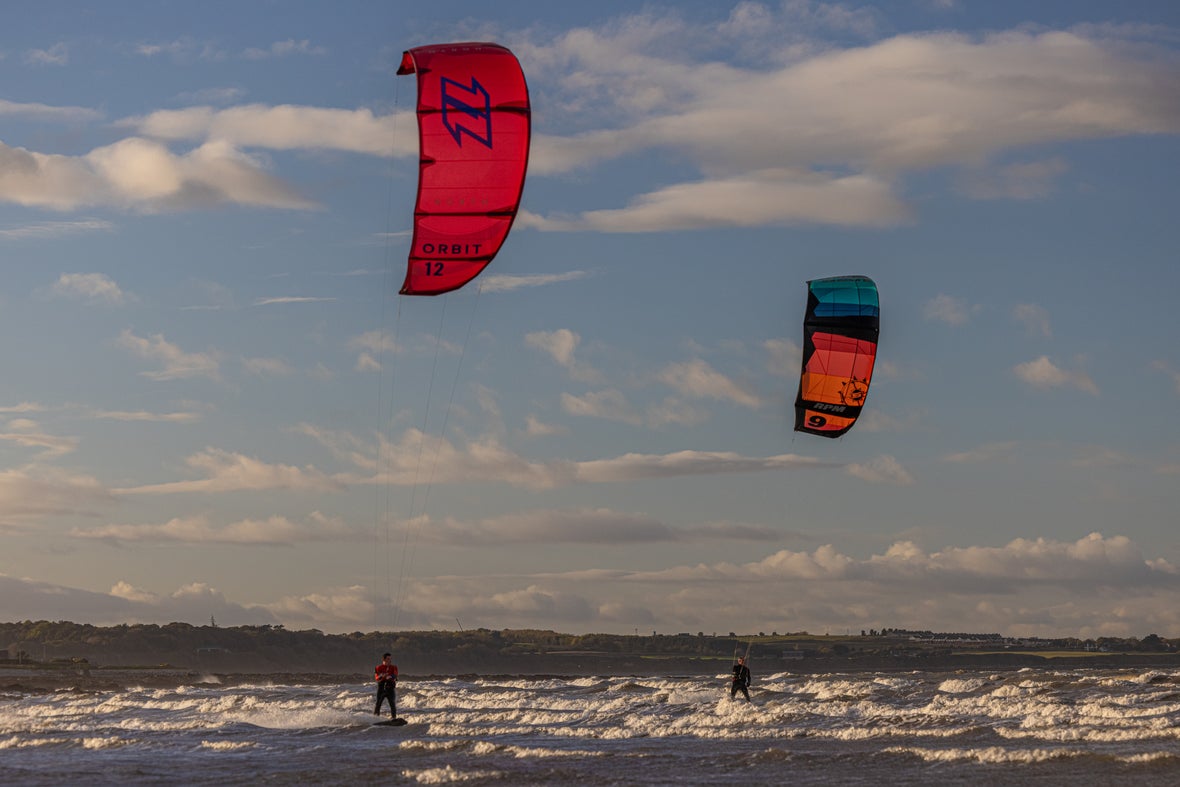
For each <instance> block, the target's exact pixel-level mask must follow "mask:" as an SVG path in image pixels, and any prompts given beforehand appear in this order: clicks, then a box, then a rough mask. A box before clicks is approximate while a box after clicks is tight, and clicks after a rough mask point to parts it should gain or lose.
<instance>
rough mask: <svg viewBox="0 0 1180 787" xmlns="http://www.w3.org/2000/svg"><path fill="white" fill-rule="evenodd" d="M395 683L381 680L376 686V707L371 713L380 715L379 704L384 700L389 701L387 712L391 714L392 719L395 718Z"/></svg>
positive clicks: (394, 681)
mask: <svg viewBox="0 0 1180 787" xmlns="http://www.w3.org/2000/svg"><path fill="white" fill-rule="evenodd" d="M396 693H397V681H396V680H383V681H381V682H379V683H378V684H377V707H375V708H373V713H375V714H380V713H381V703H382V702H384V701H385V700H386V699H388V700H389V710H390V712H391V713H392V714H393V718H395V719H396V718H397V697H396Z"/></svg>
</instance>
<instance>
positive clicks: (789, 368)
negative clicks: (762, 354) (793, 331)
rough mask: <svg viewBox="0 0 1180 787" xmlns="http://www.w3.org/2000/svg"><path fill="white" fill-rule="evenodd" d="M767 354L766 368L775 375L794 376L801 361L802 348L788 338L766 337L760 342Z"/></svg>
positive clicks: (797, 372)
mask: <svg viewBox="0 0 1180 787" xmlns="http://www.w3.org/2000/svg"><path fill="white" fill-rule="evenodd" d="M762 346H763V348H764V349H765V350H766V354H767V356H768V359H769V360H768V361H767V370H768V371H769V372H770V373H771V374H773V375H774V376H775V377H788V378H790V377H795V376H797V375H798V374H799V369H800V366H801V365H802V363H803V348H802V347H801V346H800V345H799V343H798V342H793V341H791V340H790V339H767V340H766V341H765V342H763V343H762Z"/></svg>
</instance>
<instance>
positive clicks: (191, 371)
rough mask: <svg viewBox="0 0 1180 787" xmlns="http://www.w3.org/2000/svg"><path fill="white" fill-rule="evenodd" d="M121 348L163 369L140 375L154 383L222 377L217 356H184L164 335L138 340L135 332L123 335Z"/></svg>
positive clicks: (204, 354) (120, 342)
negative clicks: (154, 381)
mask: <svg viewBox="0 0 1180 787" xmlns="http://www.w3.org/2000/svg"><path fill="white" fill-rule="evenodd" d="M119 346H121V347H123V348H124V349H126V350H130V351H131V352H132V353H134V354H135V355H136V356H138V357H140V358H143V359H144V360H148V361H154V362H155V363H158V364H159V365H160V366H161V367H162V368H160V369H158V370H156V371H151V372H140V374H141V375H143V376H144V377H147V378H148V379H150V380H158V381H166V380H181V379H185V378H190V377H208V378H211V379H214V380H216V379H219V377H220V372H219V368H218V367H219V365H220V364H219V361H218V359H217V356H216V355H215V354H213V353H188V352H184V351H183V350H181V349H180V348H179V347H178V346H176V345H175V344H172V343H171V342H169V341H167V340H165V339H164V337H163V336H162V335H161V334H156V335H154V336H150V337H147V338H144V337H141V336H136V335H135V334H133V333H131V331H123V333H122V334H120V335H119Z"/></svg>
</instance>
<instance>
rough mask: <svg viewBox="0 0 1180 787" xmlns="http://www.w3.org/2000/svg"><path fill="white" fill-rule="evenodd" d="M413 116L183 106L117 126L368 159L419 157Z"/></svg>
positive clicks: (154, 134) (233, 145) (154, 135)
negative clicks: (400, 130)
mask: <svg viewBox="0 0 1180 787" xmlns="http://www.w3.org/2000/svg"><path fill="white" fill-rule="evenodd" d="M414 122H415V120H414V116H413V113H411V112H404V113H401V114H397V115H384V116H381V117H377V116H375V115H374V114H373V112H372V110H369V109H355V110H347V109H328V108H321V107H305V106H294V105H290V104H284V105H280V106H266V105H263V104H245V105H241V106H235V107H228V108H226V109H216V108H214V107H186V108H185V109H173V110H160V111H158V112H153V113H151V114H150V115H146V116H143V117H134V118H127V119H125V120H123V121H120V124H119V125H121V126H124V127H130V128H133V129H135V130H136V131H137V132H138V133H139V134H141V135H143V136H145V137H149V138H151V139H158V140H170V141H181V140H198V141H207V143H206V144H208V143H217V144H218V145H221V146H225V147H228V148H230V149H240V148H267V149H270V150H301V149H305V150H317V149H322V150H340V151H347V152H352V153H364V154H368V155H372V156H393V155H398V156H409V155H414V156H416V155H417V154H418V139H417V136H416V135H413V134H397V133H395V130H396V129H397V128H398V127H401V128H412V127H413V124H414Z"/></svg>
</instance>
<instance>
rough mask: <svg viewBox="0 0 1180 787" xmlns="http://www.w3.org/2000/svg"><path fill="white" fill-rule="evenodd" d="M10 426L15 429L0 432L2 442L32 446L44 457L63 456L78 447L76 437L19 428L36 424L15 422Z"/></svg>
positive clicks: (26, 446)
mask: <svg viewBox="0 0 1180 787" xmlns="http://www.w3.org/2000/svg"><path fill="white" fill-rule="evenodd" d="M10 426H12V427H13V428H14V431H12V432H7V433H4V432H0V442H7V443H13V444H15V445H19V446H22V447H24V448H32V449H34V450H36V451H38V452H39V453H40V456H41V458H42V459H52V458H54V457H58V456H63V455H65V454H68V453H72V452H73V451H74V449H76V448H77V447H78V440H77V438H74V437H59V436H57V435H50V434H43V433H40V432H35V431H32V429H30V428H19V427H35V425H34V424H21V423H13V424H10Z"/></svg>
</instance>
